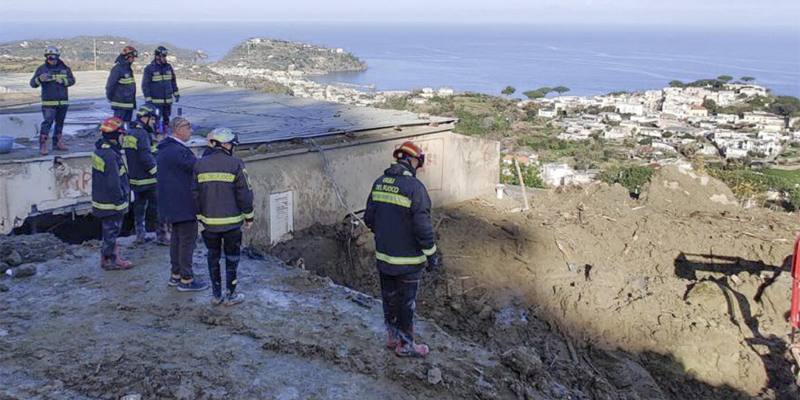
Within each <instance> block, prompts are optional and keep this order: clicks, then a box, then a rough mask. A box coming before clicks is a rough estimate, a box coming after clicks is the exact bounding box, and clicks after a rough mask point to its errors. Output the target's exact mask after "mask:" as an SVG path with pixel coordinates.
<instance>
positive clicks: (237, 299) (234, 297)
mask: <svg viewBox="0 0 800 400" xmlns="http://www.w3.org/2000/svg"><path fill="white" fill-rule="evenodd" d="M243 301H244V295H243V294H241V293H236V294H233V293H228V295H227V296H225V305H226V306H235V305H237V304H239V303H241V302H243Z"/></svg>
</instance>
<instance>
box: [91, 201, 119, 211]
mask: <svg viewBox="0 0 800 400" xmlns="http://www.w3.org/2000/svg"><path fill="white" fill-rule="evenodd" d="M92 207H94V208H96V209H98V210H105V211H122V210H124V209H126V208H128V202H127V201H126V202H124V203H122V204H120V205H116V204H109V203H98V202H96V201H93V202H92Z"/></svg>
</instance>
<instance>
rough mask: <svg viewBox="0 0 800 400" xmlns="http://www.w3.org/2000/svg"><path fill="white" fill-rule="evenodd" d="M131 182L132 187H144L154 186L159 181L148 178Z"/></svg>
mask: <svg viewBox="0 0 800 400" xmlns="http://www.w3.org/2000/svg"><path fill="white" fill-rule="evenodd" d="M129 182H130V183H131V185H135V186H144V185H154V184H156V183H157V182H158V181H157V180H156V178H148V179H130V180H129Z"/></svg>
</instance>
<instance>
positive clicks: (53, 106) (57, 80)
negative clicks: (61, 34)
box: [31, 46, 75, 156]
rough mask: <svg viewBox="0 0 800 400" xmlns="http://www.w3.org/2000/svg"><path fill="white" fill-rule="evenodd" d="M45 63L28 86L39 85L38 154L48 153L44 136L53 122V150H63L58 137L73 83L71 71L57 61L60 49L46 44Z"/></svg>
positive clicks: (62, 62)
mask: <svg viewBox="0 0 800 400" xmlns="http://www.w3.org/2000/svg"><path fill="white" fill-rule="evenodd" d="M44 57H45V62H44V64H42V65H40V66H39V68H37V69H36V72H35V73H34V74H33V78H31V87H32V88H37V87H40V86H41V87H42V116H43V117H44V120H43V121H42V126H41V128H40V129H39V153H40V154H41V155H43V156H45V155H47V154H48V151H47V137H48V135H50V128H52V127H53V123H54V122H55V129H54V131H53V150H60V151H66V150H67V146H66V145H65V144H64V141H63V140H62V139H61V132H62V131H63V129H64V119H65V118H66V117H67V109H68V108H69V90H68V89H67V88H68V87H70V86H72V85H74V84H75V76H73V75H72V70H71V69H70V68H69V67H68V66H67V64H64V61H62V60H61V52H60V51H59V50H58V48H57V47H54V46H49V47H47V49H45V51H44Z"/></svg>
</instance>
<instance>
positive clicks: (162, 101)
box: [150, 98, 172, 104]
mask: <svg viewBox="0 0 800 400" xmlns="http://www.w3.org/2000/svg"><path fill="white" fill-rule="evenodd" d="M150 102H151V103H153V104H172V98H169V99H153V98H151V99H150Z"/></svg>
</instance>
